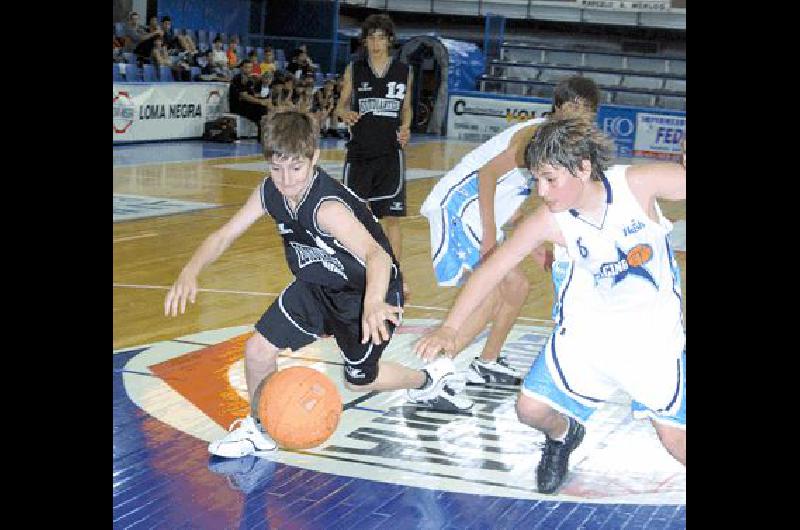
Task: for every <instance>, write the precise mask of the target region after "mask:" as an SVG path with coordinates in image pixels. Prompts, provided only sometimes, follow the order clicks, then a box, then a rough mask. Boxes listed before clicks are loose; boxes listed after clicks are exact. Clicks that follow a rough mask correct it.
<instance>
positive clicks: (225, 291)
mask: <svg viewBox="0 0 800 530" xmlns="http://www.w3.org/2000/svg"><path fill="white" fill-rule="evenodd" d="M112 285H113V287H119V288H125V289H161V290H163V291H169V290H170V289H171V288H172V286H169V285H139V284H132V283H116V282H114V283H113V284H112ZM197 292H199V293H221V294H244V295H249V296H273V297H277V296H280V293H264V292H258V291H236V290H233V289H204V288H199V289H197ZM404 307H409V308H412V309H425V310H428V311H445V312H447V311H450V309H449V308H447V307H435V306H426V305H414V304H406V305H405V306H404ZM517 320H527V321H529V322H544V323H546V324H553V321H552V320H550V319H542V318H531V317H517Z"/></svg>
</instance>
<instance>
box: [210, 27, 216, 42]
mask: <svg viewBox="0 0 800 530" xmlns="http://www.w3.org/2000/svg"><path fill="white" fill-rule="evenodd" d="M216 38H217V32H216V31H214V30H212V29H210V30H208V42H209V43H212V42H214V39H216Z"/></svg>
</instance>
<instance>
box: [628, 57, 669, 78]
mask: <svg viewBox="0 0 800 530" xmlns="http://www.w3.org/2000/svg"><path fill="white" fill-rule="evenodd" d="M627 59H628V66H627V69H628V70H635V71H637V72H651V73H654V74H665V73H667V63H666V61H665V60H664V59H650V58H647V57H628V58H627Z"/></svg>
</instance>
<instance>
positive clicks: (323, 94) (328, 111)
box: [311, 79, 337, 136]
mask: <svg viewBox="0 0 800 530" xmlns="http://www.w3.org/2000/svg"><path fill="white" fill-rule="evenodd" d="M335 84H336V83H335V82H334V81H333V79H328V80H327V81H325V84H323V85H322V88H321V89H320V90H317V91H316V92H315V93H314V106H313V107H312V109H311V110H312V112H314V114H315V115H316V117H317V123H319V130H320V133H321V134H322V136H336V135H337V133H336V127H335V125H336V124H335V123H334V122H333V119H332V118H333V110H334V109H335V108H336V103H335V101H334V98H333V87H334V85H335Z"/></svg>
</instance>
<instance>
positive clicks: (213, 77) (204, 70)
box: [196, 50, 231, 83]
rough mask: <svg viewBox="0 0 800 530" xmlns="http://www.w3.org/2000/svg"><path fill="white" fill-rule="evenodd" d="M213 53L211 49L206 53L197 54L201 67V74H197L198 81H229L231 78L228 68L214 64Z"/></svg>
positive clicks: (198, 63) (198, 64)
mask: <svg viewBox="0 0 800 530" xmlns="http://www.w3.org/2000/svg"><path fill="white" fill-rule="evenodd" d="M212 54H213V51H212V50H209V51H208V52H206V53H205V54H202V53H201V54H199V55H198V56H197V66H199V67H200V75H198V76H197V79H196V81H224V82H226V83H227V82H228V81H230V80H231V78H230V76H229V75H228V72H227V70H228V68H227V67H225V68H224V69H223V68H220V67H218V66H214V63H213V61H212Z"/></svg>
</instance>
